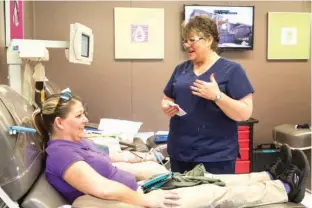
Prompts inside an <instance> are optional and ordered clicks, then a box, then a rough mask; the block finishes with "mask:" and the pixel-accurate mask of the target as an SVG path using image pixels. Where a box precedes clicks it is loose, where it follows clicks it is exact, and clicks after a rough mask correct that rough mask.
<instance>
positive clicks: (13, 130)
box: [8, 126, 37, 135]
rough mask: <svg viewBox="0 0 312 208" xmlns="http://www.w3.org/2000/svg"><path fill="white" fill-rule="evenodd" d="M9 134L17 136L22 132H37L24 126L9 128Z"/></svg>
mask: <svg viewBox="0 0 312 208" xmlns="http://www.w3.org/2000/svg"><path fill="white" fill-rule="evenodd" d="M8 131H9V134H10V135H15V134H17V133H20V132H25V133H36V132H37V131H36V130H35V129H33V128H27V127H23V126H9V128H8Z"/></svg>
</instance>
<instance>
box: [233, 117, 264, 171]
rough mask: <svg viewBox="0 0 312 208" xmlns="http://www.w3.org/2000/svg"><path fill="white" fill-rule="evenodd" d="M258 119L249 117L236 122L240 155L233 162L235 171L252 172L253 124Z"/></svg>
mask: <svg viewBox="0 0 312 208" xmlns="http://www.w3.org/2000/svg"><path fill="white" fill-rule="evenodd" d="M258 122H259V121H258V120H257V119H254V118H250V119H248V120H247V121H242V122H239V123H238V144H239V152H240V155H241V157H240V158H237V160H236V163H235V173H237V174H241V173H250V172H252V165H253V164H252V162H253V135H254V124H256V123H258Z"/></svg>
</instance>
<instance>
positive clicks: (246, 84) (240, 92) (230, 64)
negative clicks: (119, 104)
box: [161, 15, 254, 174]
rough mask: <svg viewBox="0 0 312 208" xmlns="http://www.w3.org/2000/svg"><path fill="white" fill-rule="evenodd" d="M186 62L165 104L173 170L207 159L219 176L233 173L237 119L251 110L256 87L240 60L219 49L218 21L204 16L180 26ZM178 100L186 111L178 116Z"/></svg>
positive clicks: (168, 87) (174, 77)
mask: <svg viewBox="0 0 312 208" xmlns="http://www.w3.org/2000/svg"><path fill="white" fill-rule="evenodd" d="M182 37H183V46H184V48H185V50H186V52H187V54H188V60H187V61H185V62H182V63H180V64H178V65H177V66H176V68H175V69H174V72H173V74H172V76H171V78H170V80H169V81H168V83H167V85H166V87H165V89H164V97H163V99H162V102H161V105H162V109H163V112H164V113H165V114H166V115H168V116H169V117H170V129H169V135H168V153H169V155H170V162H171V169H172V171H174V172H181V173H183V172H184V171H187V170H191V169H192V168H193V167H195V166H196V165H197V164H199V163H203V164H204V166H205V168H206V170H207V171H208V172H210V173H215V174H231V173H235V161H236V158H237V157H238V156H239V145H238V123H237V122H238V121H244V120H248V119H249V118H250V116H251V114H252V111H253V102H252V94H253V93H254V89H253V87H252V85H251V83H250V81H249V80H248V78H247V75H246V73H245V70H244V69H243V68H242V66H241V65H240V64H239V63H236V62H234V61H231V60H228V59H226V58H224V57H220V56H219V55H218V54H217V53H216V50H217V47H218V42H219V34H218V30H217V25H216V23H215V22H214V21H213V20H212V19H210V18H209V17H208V16H205V15H198V16H194V17H192V18H191V19H190V20H189V22H188V23H186V24H183V25H182ZM173 104H178V105H179V106H180V107H181V108H182V109H183V110H184V111H185V112H186V113H187V114H186V115H184V116H178V115H176V113H177V111H178V110H177V108H176V107H175V106H174V105H173Z"/></svg>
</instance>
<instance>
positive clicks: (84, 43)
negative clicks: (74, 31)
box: [81, 34, 90, 57]
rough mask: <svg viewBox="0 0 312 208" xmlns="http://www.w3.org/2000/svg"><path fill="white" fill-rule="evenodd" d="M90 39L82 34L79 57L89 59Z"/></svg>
mask: <svg viewBox="0 0 312 208" xmlns="http://www.w3.org/2000/svg"><path fill="white" fill-rule="evenodd" d="M89 45H90V37H89V36H87V35H84V34H82V36H81V56H82V57H89Z"/></svg>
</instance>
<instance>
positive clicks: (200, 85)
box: [190, 74, 221, 100]
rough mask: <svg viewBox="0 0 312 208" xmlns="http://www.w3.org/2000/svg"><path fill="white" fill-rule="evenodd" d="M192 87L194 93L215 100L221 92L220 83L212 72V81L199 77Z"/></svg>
mask: <svg viewBox="0 0 312 208" xmlns="http://www.w3.org/2000/svg"><path fill="white" fill-rule="evenodd" d="M190 88H191V90H192V93H193V95H197V96H199V97H202V98H205V99H207V100H215V99H216V97H217V95H219V94H220V93H221V92H220V89H219V85H218V83H217V82H216V80H215V78H214V74H211V76H210V82H205V81H202V80H198V79H197V80H195V82H194V83H193V86H191V87H190Z"/></svg>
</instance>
